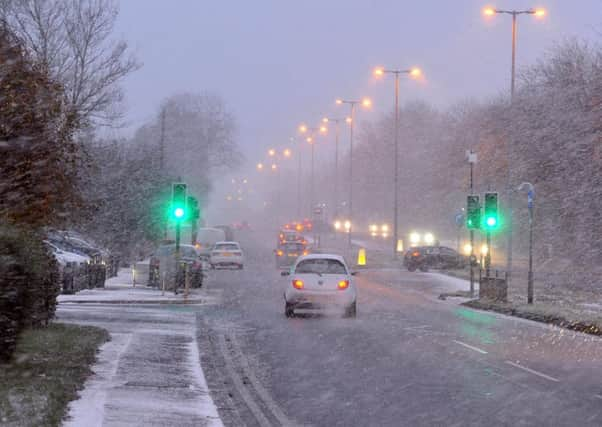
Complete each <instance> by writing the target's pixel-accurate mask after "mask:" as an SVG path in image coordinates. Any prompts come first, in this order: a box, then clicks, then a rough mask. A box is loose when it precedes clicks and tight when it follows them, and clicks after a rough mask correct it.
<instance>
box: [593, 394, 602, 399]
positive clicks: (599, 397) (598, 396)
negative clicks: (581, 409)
mask: <svg viewBox="0 0 602 427" xmlns="http://www.w3.org/2000/svg"><path fill="white" fill-rule="evenodd" d="M594 397H597V398H598V399H602V394H594Z"/></svg>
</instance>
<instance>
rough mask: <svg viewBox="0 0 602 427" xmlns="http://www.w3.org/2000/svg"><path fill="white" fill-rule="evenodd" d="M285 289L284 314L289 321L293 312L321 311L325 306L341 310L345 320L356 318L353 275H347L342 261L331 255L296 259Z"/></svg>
mask: <svg viewBox="0 0 602 427" xmlns="http://www.w3.org/2000/svg"><path fill="white" fill-rule="evenodd" d="M281 275H282V276H285V277H287V279H288V280H287V281H286V285H285V287H284V314H285V315H286V317H292V316H294V314H295V310H296V309H306V308H320V307H323V306H326V305H335V306H340V307H342V308H343V309H344V310H345V311H344V312H345V316H346V317H355V316H356V314H357V290H356V287H355V284H354V283H353V278H352V276H353V275H354V273H351V272H350V271H349V268H348V267H347V265H346V264H345V260H344V259H343V257H341V256H339V255H332V254H313V255H304V256H301V257H299V258H298V259H297V261H296V262H295V265H294V266H293V267H292V268H291V271H290V272H289V271H283V272H282V273H281Z"/></svg>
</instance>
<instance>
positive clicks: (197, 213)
mask: <svg viewBox="0 0 602 427" xmlns="http://www.w3.org/2000/svg"><path fill="white" fill-rule="evenodd" d="M187 210H188V215H187V216H188V217H189V218H188V219H190V220H191V221H196V220H198V219H199V218H200V217H201V210H200V209H199V201H198V200H197V199H196V197H194V196H188V205H187Z"/></svg>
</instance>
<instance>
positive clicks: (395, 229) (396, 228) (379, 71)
mask: <svg viewBox="0 0 602 427" xmlns="http://www.w3.org/2000/svg"><path fill="white" fill-rule="evenodd" d="M384 74H393V76H394V77H395V131H394V135H395V152H394V154H393V156H394V159H395V160H394V166H393V257H396V256H397V240H398V239H399V224H398V218H397V217H398V203H399V202H398V193H399V191H398V182H399V75H400V74H408V75H410V76H412V77H418V76H420V74H421V71H420V69H419V68H411V69H409V70H388V69H385V68H381V67H378V68H376V69H375V70H374V75H375V76H376V77H382V76H383V75H384Z"/></svg>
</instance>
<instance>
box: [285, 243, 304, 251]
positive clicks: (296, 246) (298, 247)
mask: <svg viewBox="0 0 602 427" xmlns="http://www.w3.org/2000/svg"><path fill="white" fill-rule="evenodd" d="M280 248H281V249H282V250H284V251H287V252H303V250H304V248H305V246H304V245H303V244H302V243H285V244H283V245H281V246H280Z"/></svg>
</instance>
